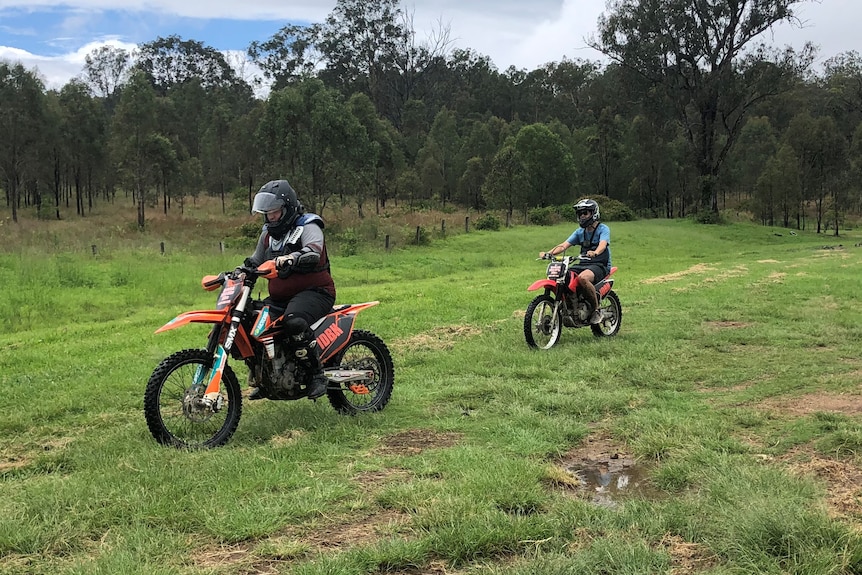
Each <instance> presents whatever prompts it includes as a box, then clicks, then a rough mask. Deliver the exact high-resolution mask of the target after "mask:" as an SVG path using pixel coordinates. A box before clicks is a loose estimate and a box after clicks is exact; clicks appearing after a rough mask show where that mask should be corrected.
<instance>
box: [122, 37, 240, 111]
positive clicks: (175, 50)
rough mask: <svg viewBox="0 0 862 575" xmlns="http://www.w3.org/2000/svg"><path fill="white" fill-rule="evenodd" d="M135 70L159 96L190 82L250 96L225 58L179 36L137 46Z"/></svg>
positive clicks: (200, 44)
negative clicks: (144, 76)
mask: <svg viewBox="0 0 862 575" xmlns="http://www.w3.org/2000/svg"><path fill="white" fill-rule="evenodd" d="M134 68H135V69H137V70H140V71H142V72H143V73H144V74H145V75H146V77H147V79H148V80H149V81H150V83H151V84H152V86H153V88H154V89H155V91H156V93H157V94H158V95H160V96H165V95H167V94H168V91H169V90H170V89H171V88H173V87H174V86H177V85H180V84H184V83H186V82H188V81H190V80H195V81H197V82H199V83H200V85H201V86H202V87H203V88H204V89H206V90H210V89H213V88H216V87H221V88H234V89H236V90H237V93H238V94H239V95H240V96H241V97H242V96H249V95H250V94H251V87H250V86H249V85H248V83H247V82H245V80H243V79H241V78H239V77H238V76H237V74H236V71H235V70H234V69H233V68H232V67H231V65H230V64H229V63H228V61H227V59H226V58H225V56H224V54H222V53H221V52H219V51H218V50H216V49H215V48H213V47H211V46H207V45H204V44H203V43H202V42H199V41H197V40H183V39H182V37H180V36H177V35H172V36H168V37H166V38H165V37H158V38H156V39H155V40H153V41H151V42H146V43H144V44H141V45H140V46H138V51H137V58H136V60H135V64H134Z"/></svg>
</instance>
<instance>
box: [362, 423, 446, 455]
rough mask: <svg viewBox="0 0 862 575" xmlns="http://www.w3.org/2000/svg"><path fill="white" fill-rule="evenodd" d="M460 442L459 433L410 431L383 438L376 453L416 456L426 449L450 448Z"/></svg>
mask: <svg viewBox="0 0 862 575" xmlns="http://www.w3.org/2000/svg"><path fill="white" fill-rule="evenodd" d="M460 440H461V434H459V433H439V432H436V431H431V430H428V429H410V430H407V431H402V432H399V433H396V434H395V435H390V436H388V437H385V438H384V439H383V441H382V445H381V446H380V447H379V448H378V449H377V452H378V453H381V454H383V455H416V454H418V453H422V452H423V451H424V450H426V449H435V448H440V447H452V446H453V445H456V444H457V443H458V442H459V441H460Z"/></svg>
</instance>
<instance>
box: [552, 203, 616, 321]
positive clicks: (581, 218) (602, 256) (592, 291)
mask: <svg viewBox="0 0 862 575" xmlns="http://www.w3.org/2000/svg"><path fill="white" fill-rule="evenodd" d="M573 207H574V208H575V214H577V216H578V223H579V224H580V227H579V228H578V229H576V230H575V231H574V232H572V235H570V236H569V239H567V240H566V241H564V242H563V243H561V244H559V245H556V246H554V247H553V248H551V250H550V251H548V252H539V257H540V258H545V257H546V256H547V257H551V256H555V255H557V254H558V253H560V252H564V251H566V250H567V249H569V248H570V247H572V246H575V245H579V246H581V256H582V257H583V256H586V257H588V258H590V259H589V261H588V262H586V263H584V264H581V265H576V266H573V267H572V268H571V269H573V270H575V271H576V272H578V285H579V286H580V287H581V289H583V290H584V291H585V292H586V293H587V295H588V296H589V299H590V302H591V303H592V304H593V313H592V314H591V315H590V323H591V324H597V323H600V322H601V321H602V308H600V307H599V296H598V294H597V293H596V288H595V284H596V283H598V282H600V281H602V280H603V279H604V278H605V276H607V275H608V270H610V269H611V248H610V244H611V229H610V228H609V227H608V226H607V225H605V224H601V223H599V204H598V203H596V202H595V201H593V200H590V199H583V200H581V201H579V202H578V203H576V204H575V205H574V206H573Z"/></svg>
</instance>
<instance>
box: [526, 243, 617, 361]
mask: <svg viewBox="0 0 862 575" xmlns="http://www.w3.org/2000/svg"><path fill="white" fill-rule="evenodd" d="M544 259H550V260H551V263H549V264H548V269H547V272H546V275H547V278H546V279H542V280H538V281H536V282H533V284H532V285H531V286H530V287H528V288H527V290H528V291H535V290H539V289H540V290H544V293H541V294H539V295H537V296H536V297H535V298H534V299H533V301H531V302H530V305H528V306H527V313H526V315H525V316H524V338H525V339H526V340H527V345H529V346H530V347H538V348H540V349H550V348H551V347H553V346H554V345H556V343H557V342H558V341H560V334H561V333H562V331H563V327H575V328H577V327H584V326H590V329H592V331H593V335H595V336H596V337H605V336H612V335H616V334H617V332H618V331H619V330H620V324H621V323H622V320H623V309H622V307H621V306H620V298H618V297H617V294H616V293H615V292H614V290H613V289H611V288H613V287H614V280H613V278H612V277H611V276H612V275H614V272H616V271H617V268H616V267H615V266H614V267H611V269H610V272H609V273H608V275H607V276H606V277H605V278H604V279H603V280H602V281H600V282H598V283H597V284H596V286H595V287H596V294H597V295H598V297H599V307H600V308H601V310H602V321H601V322H599V323H597V324H590V322H589V319H590V315H592V313H593V304H592V303H591V302H590V301H589V299H588V296H587V295H586V294H585V293H584V291H583V290H582V289H580V286H579V285H578V274H577V272H575V270H573V269H571V268H572V266H574V265H575V264H576V263H578V262H580V263H587V262H588V261H589V258H588V257H586V256H545V258H544Z"/></svg>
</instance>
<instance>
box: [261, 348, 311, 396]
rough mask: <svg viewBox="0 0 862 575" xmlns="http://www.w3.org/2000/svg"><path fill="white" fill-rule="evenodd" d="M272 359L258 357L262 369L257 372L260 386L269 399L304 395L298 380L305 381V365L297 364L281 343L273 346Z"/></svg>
mask: <svg viewBox="0 0 862 575" xmlns="http://www.w3.org/2000/svg"><path fill="white" fill-rule="evenodd" d="M274 352H275V353H274V355H273V358H272V359H268V358H267V357H266V356H265V355H264V357H258V358H256V359H258V360H262V363H263V365H262V369H261V371H260V372H259V373H260V375H261V376H262V377H261V387H263V388H264V389H265V390H266V393H267V397H269V398H270V399H297V398H299V397H302V396H303V395H304V392H302V391H301V390H300V386H299V383H298V381H305V376H306V373H305V371H306V370H305V367H304V366H302V365H299V364H297V362H296V361H295V360H294V359H293V357H292V355H293V354H288V353H287V351H286V350H285V349H284V346H283V345H278V344H276V345H275V346H274Z"/></svg>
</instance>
